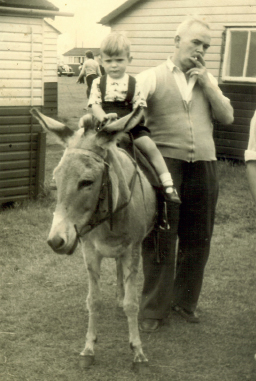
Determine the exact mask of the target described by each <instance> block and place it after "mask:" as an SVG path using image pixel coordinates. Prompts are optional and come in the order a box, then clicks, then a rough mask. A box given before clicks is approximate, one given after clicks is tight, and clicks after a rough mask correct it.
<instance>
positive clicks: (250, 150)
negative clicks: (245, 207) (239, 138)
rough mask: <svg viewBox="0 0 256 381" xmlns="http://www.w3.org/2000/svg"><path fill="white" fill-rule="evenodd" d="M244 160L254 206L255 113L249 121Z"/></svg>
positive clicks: (255, 186)
mask: <svg viewBox="0 0 256 381" xmlns="http://www.w3.org/2000/svg"><path fill="white" fill-rule="evenodd" d="M244 158H245V162H246V174H247V178H248V182H249V187H250V191H251V194H252V197H253V200H254V202H255V204H256V111H255V113H254V116H253V118H252V120H251V124H250V135H249V143H248V147H247V150H246V151H245V154H244Z"/></svg>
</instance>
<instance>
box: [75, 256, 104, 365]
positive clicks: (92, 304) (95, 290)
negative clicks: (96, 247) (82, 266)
mask: <svg viewBox="0 0 256 381" xmlns="http://www.w3.org/2000/svg"><path fill="white" fill-rule="evenodd" d="M85 262H86V266H87V271H88V277H89V293H88V296H87V308H88V311H89V323H88V330H87V334H86V341H85V348H84V349H83V351H82V352H81V353H80V355H81V356H82V357H81V358H80V366H82V367H84V368H88V367H89V366H90V365H92V364H93V363H94V361H95V357H94V344H95V343H96V341H97V327H96V326H97V320H98V317H99V312H100V307H101V295H100V264H101V257H99V256H98V255H97V253H95V252H94V253H93V254H92V255H88V254H87V255H86V256H85Z"/></svg>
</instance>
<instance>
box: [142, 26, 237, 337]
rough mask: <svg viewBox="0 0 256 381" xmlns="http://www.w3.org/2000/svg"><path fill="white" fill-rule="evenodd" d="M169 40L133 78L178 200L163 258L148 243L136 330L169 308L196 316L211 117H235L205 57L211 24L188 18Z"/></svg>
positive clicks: (211, 174) (153, 324)
mask: <svg viewBox="0 0 256 381" xmlns="http://www.w3.org/2000/svg"><path fill="white" fill-rule="evenodd" d="M174 41H175V51H174V55H173V57H172V58H168V59H167V62H165V63H163V64H161V65H159V66H157V67H156V68H153V69H149V70H147V71H145V72H142V73H140V74H139V75H138V76H137V81H138V82H139V83H140V85H141V88H142V90H143V91H144V96H145V97H146V99H147V105H148V107H147V109H146V114H145V120H146V126H147V127H148V128H149V129H150V131H151V137H152V138H153V140H154V141H155V142H156V144H157V146H158V148H159V149H160V151H161V153H162V155H163V156H164V158H165V160H166V163H167V166H168V168H169V170H170V172H171V174H172V177H173V179H174V185H175V187H176V188H177V190H178V193H179V195H180V198H181V202H182V203H181V206H180V207H177V206H174V205H169V211H168V216H169V224H170V226H171V230H170V234H169V236H168V237H169V238H167V240H166V243H167V244H168V248H166V249H165V250H162V256H161V258H160V261H158V260H157V259H156V257H155V252H154V250H153V249H152V242H153V240H151V241H150V240H149V241H145V250H144V253H143V271H144V279H145V280H144V286H143V291H142V301H141V313H142V318H143V320H142V322H141V324H140V329H141V330H142V331H146V332H153V331H156V330H157V329H158V328H159V326H160V325H161V323H162V322H163V320H164V319H165V318H167V317H168V315H169V313H170V310H171V307H172V309H173V310H174V311H175V312H176V313H177V314H178V315H179V316H181V317H182V318H184V319H185V320H186V321H188V322H191V323H198V322H199V318H198V317H197V315H196V314H195V309H196V306H197V302H198V298H199V295H200V291H201V287H202V281H203V273H204V267H205V265H206V262H207V259H208V256H209V251H210V241H211V236H212V232H213V225H214V216H215V207H216V203H217V197H218V180H217V173H216V154H215V145H214V141H213V137H212V135H213V125H212V118H215V119H216V120H218V121H219V122H221V123H223V124H230V123H232V122H233V109H232V107H231V105H230V102H229V100H228V99H227V98H226V97H224V96H223V94H222V92H221V90H220V89H219V87H218V84H217V81H216V80H215V79H214V77H213V76H212V75H211V74H210V73H208V71H207V69H206V67H205V62H204V59H203V57H204V55H205V53H206V51H207V49H208V48H209V47H210V42H211V32H210V28H209V26H208V24H206V23H205V22H203V21H200V20H199V19H196V18H189V19H187V20H186V21H184V22H183V23H182V24H181V25H180V26H179V27H178V29H177V33H176V36H175V40H174ZM177 236H178V238H179V245H178V254H177V265H176V277H175V281H174V285H173V273H174V271H173V270H172V268H173V267H174V258H175V249H176V240H177ZM160 244H161V242H160Z"/></svg>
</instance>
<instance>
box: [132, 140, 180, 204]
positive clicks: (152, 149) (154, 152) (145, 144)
mask: <svg viewBox="0 0 256 381" xmlns="http://www.w3.org/2000/svg"><path fill="white" fill-rule="evenodd" d="M134 143H135V145H136V146H137V147H138V148H139V149H140V150H141V151H142V152H143V153H144V154H145V156H146V157H147V158H148V159H149V161H150V162H151V163H152V165H153V166H154V168H155V170H156V172H157V174H158V175H159V178H160V180H161V183H162V185H163V187H164V189H165V192H166V193H167V194H169V195H170V197H169V198H171V200H172V201H175V202H180V200H179V197H178V195H177V192H176V190H175V188H174V187H173V181H172V176H171V174H170V172H169V170H168V168H167V165H166V164H165V161H164V158H163V156H162V154H161V152H160V151H159V150H158V148H157V146H156V144H155V143H154V142H153V140H152V139H150V137H149V136H141V137H139V138H137V139H135V140H134Z"/></svg>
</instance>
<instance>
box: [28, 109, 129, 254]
mask: <svg viewBox="0 0 256 381" xmlns="http://www.w3.org/2000/svg"><path fill="white" fill-rule="evenodd" d="M31 113H32V115H33V116H34V117H36V118H37V119H38V120H39V122H40V124H41V125H42V126H43V128H44V129H45V130H46V131H47V132H50V133H53V134H54V135H55V136H56V137H57V138H58V140H59V141H60V142H61V144H62V145H63V146H64V147H65V148H66V149H65V152H64V155H63V157H62V159H61V161H60V163H59V164H58V166H57V167H56V168H55V170H54V178H55V181H56V185H57V205H56V209H55V212H54V218H53V222H52V227H51V230H50V233H49V236H48V240H47V242H48V244H49V245H50V246H51V248H52V249H53V250H54V251H55V252H56V253H59V254H72V253H73V252H74V250H75V248H76V246H77V243H78V239H79V238H78V237H79V234H78V232H79V233H80V232H81V231H83V232H86V230H87V229H88V231H89V230H90V224H91V221H92V216H93V214H94V213H95V210H96V209H98V203H99V197H100V196H101V193H102V192H101V190H102V183H103V179H104V178H103V177H104V174H105V170H106V166H107V165H108V164H107V163H106V156H107V154H108V151H109V150H110V149H111V146H115V144H116V140H117V139H118V137H119V135H120V130H122V129H121V128H120V125H123V126H124V125H125V124H127V120H128V119H127V118H126V117H125V119H124V120H123V121H121V120H120V121H118V123H117V128H116V129H115V128H114V130H113V129H112V130H111V132H106V131H98V132H97V131H96V129H95V127H96V121H95V119H94V118H93V117H92V116H91V115H86V116H84V117H83V118H81V120H80V127H82V128H80V129H79V130H77V131H74V130H71V129H70V128H68V127H67V126H65V125H64V124H62V123H60V122H57V121H55V120H53V119H51V118H49V117H46V116H45V115H43V114H41V113H40V112H39V111H38V110H36V109H32V110H31ZM116 130H118V132H116ZM121 133H122V132H121Z"/></svg>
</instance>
